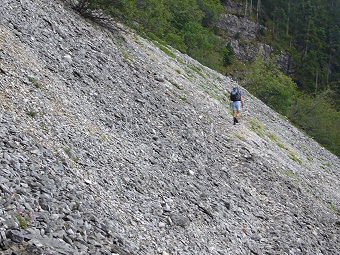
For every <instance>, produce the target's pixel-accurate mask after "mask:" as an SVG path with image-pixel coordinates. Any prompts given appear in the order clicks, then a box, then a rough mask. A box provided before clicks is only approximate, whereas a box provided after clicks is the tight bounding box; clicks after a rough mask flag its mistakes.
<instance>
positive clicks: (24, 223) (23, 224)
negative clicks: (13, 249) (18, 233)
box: [16, 214, 31, 229]
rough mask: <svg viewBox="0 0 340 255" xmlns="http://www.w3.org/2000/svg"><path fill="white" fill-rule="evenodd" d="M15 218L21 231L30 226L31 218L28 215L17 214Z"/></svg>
mask: <svg viewBox="0 0 340 255" xmlns="http://www.w3.org/2000/svg"><path fill="white" fill-rule="evenodd" d="M16 218H17V220H18V222H19V226H20V228H21V229H27V228H28V227H29V225H30V224H31V218H30V216H29V215H26V214H25V215H24V216H23V215H21V214H17V215H16Z"/></svg>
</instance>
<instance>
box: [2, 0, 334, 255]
mask: <svg viewBox="0 0 340 255" xmlns="http://www.w3.org/2000/svg"><path fill="white" fill-rule="evenodd" d="M0 24H1V25H0V87H1V90H0V102H1V103H0V173H1V175H0V205H1V206H0V253H1V254H4V255H7V254H13V252H14V254H30V255H31V254H120V255H126V254H145V255H146V254H147V255H152V254H163V255H166V254H188V255H189V254H324V255H326V254H334V255H335V254H338V251H339V250H340V245H339V243H340V242H339V236H340V235H339V234H340V219H339V208H340V180H339V176H340V173H339V170H340V161H339V159H338V158H337V157H336V156H334V155H333V154H331V153H330V152H328V151H327V150H325V149H324V148H322V147H321V146H320V145H318V144H317V143H316V142H314V141H313V140H312V139H311V138H309V137H307V136H306V135H304V134H303V133H302V132H300V131H298V130H297V129H296V128H294V127H293V126H292V125H291V124H290V123H289V122H288V121H287V120H286V119H284V118H283V117H282V116H279V115H278V114H277V113H275V112H274V111H272V110H271V109H270V108H268V107H267V106H265V105H264V104H263V103H262V102H260V101H259V100H257V99H256V98H254V97H252V96H251V95H249V94H247V95H246V109H245V112H244V114H243V119H242V123H241V125H239V126H236V127H235V126H232V125H231V116H230V112H229V110H228V102H227V101H226V97H225V93H227V91H228V90H229V89H230V88H231V87H232V86H234V85H235V84H236V82H235V81H232V80H231V79H229V78H228V77H224V76H222V75H220V74H218V73H216V72H214V71H212V70H210V69H208V68H206V67H204V66H202V65H200V64H199V63H197V62H196V61H194V60H192V59H190V58H188V57H187V56H185V55H182V54H180V53H179V52H177V51H174V50H172V49H168V50H166V52H168V51H172V52H173V53H172V54H169V53H168V54H169V55H167V54H165V53H164V52H163V51H162V50H160V49H159V48H158V47H157V44H155V43H152V42H149V41H147V40H145V39H143V38H141V37H139V36H138V35H136V34H135V33H133V32H132V31H129V30H128V29H126V28H124V27H123V26H122V25H120V24H116V23H112V24H111V25H110V26H109V28H102V27H100V26H98V25H96V24H93V23H92V22H91V21H88V20H84V19H83V18H82V17H80V16H78V15H77V14H75V13H74V12H72V11H71V10H70V9H69V8H68V7H67V6H64V5H63V4H62V3H61V2H58V1H48V0H36V1H30V0H21V1H18V0H3V1H1V3H0Z"/></svg>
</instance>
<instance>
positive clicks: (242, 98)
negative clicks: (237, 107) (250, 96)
mask: <svg viewBox="0 0 340 255" xmlns="http://www.w3.org/2000/svg"><path fill="white" fill-rule="evenodd" d="M241 105H242V108H243V106H244V97H243V96H242V97H241Z"/></svg>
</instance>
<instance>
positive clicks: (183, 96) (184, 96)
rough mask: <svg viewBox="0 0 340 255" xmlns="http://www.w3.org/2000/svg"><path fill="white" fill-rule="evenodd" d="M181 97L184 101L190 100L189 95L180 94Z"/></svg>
mask: <svg viewBox="0 0 340 255" xmlns="http://www.w3.org/2000/svg"><path fill="white" fill-rule="evenodd" d="M179 99H181V100H182V101H184V102H188V97H187V96H186V95H180V96H179Z"/></svg>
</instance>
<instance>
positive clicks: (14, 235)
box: [6, 230, 24, 243]
mask: <svg viewBox="0 0 340 255" xmlns="http://www.w3.org/2000/svg"><path fill="white" fill-rule="evenodd" d="M6 236H7V238H9V239H11V240H12V241H13V242H15V243H22V242H23V241H24V236H23V235H22V234H21V233H20V231H17V230H9V231H8V232H7V233H6Z"/></svg>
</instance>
